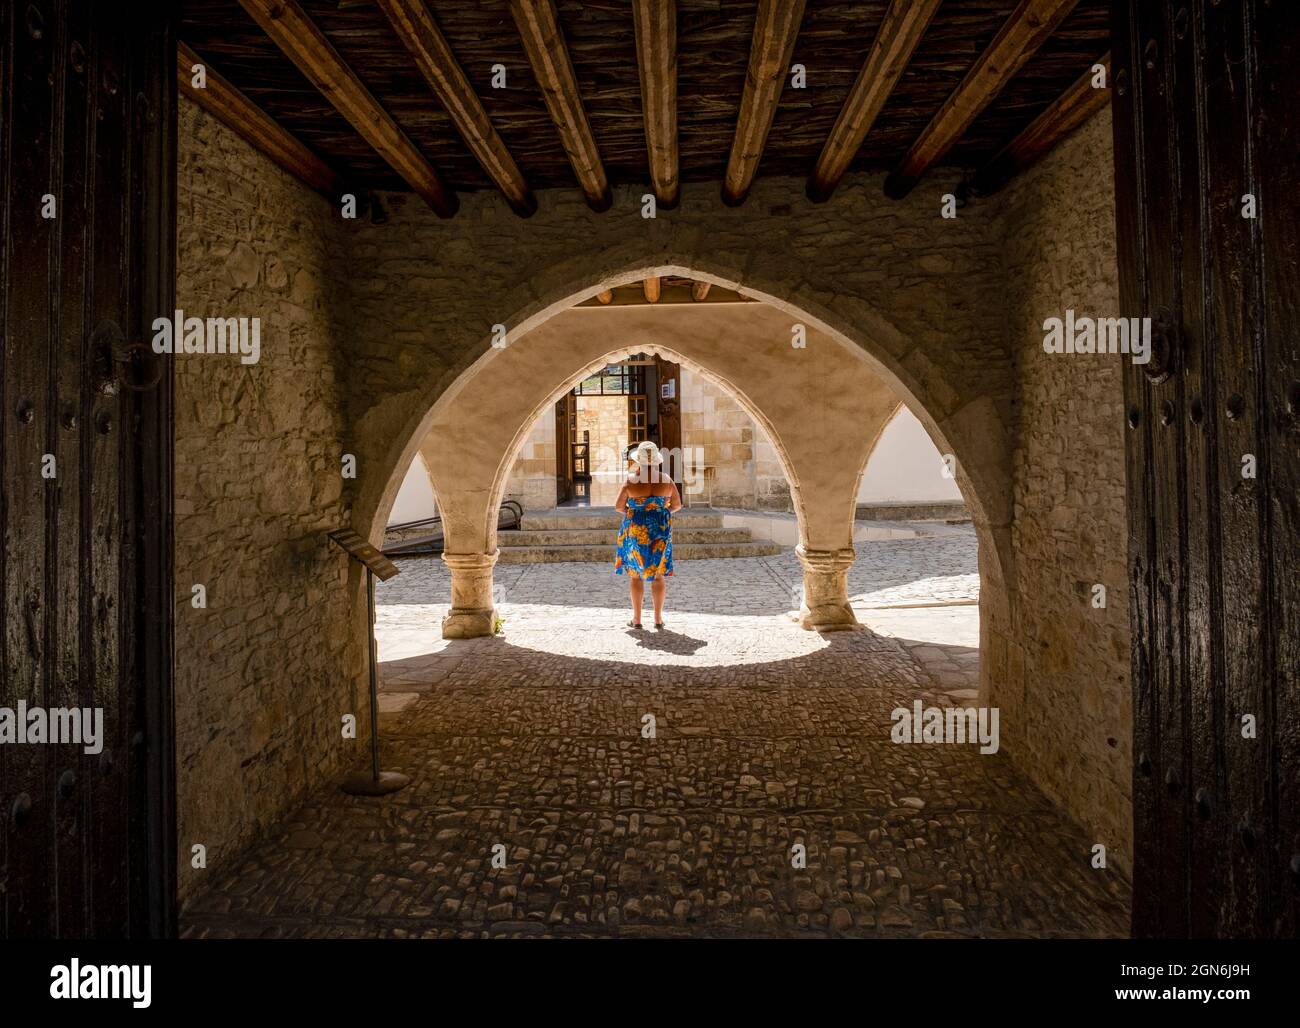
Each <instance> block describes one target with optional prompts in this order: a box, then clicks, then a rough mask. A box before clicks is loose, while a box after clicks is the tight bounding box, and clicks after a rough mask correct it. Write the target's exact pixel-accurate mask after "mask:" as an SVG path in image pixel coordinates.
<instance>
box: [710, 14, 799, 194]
mask: <svg viewBox="0 0 1300 1028" xmlns="http://www.w3.org/2000/svg"><path fill="white" fill-rule="evenodd" d="M803 9H804V0H761V2H760V3H759V5H758V14H757V16H756V17H755V19H754V38H753V40H752V42H751V43H750V47H749V70H748V71H747V72H746V73H745V93H744V96H743V97H742V98H741V101H740V115H739V116H738V117H737V119H736V135H735V137H734V138H733V139H732V141H731V156H730V157H728V158H727V174H726V177H725V178H724V179H723V182H722V202H723V203H725V204H726V205H727V206H729V207H734V206H736V205H737V204H740V203H743V202H744V200H745V197H746V196H747V195H748V194H749V187H750V186H751V185H752V184H753V182H754V175H755V173H756V172H757V171H758V164H759V161H761V160H762V159H763V150H764V148H765V147H766V146H767V134H768V132H770V131H771V129H772V119H773V118H775V117H776V107H777V103H778V102H779V101H780V99H781V90H782V89H783V88H784V87H785V77H786V75H787V74H788V73H789V69H790V57H791V56H792V55H793V53H794V43H795V40H796V39H797V38H798V37H799V24H800V22H802V21H803Z"/></svg>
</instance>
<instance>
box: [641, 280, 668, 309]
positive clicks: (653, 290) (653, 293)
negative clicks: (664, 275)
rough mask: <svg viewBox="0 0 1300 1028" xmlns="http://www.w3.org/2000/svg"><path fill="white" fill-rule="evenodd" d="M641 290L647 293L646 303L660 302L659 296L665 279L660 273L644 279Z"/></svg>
mask: <svg viewBox="0 0 1300 1028" xmlns="http://www.w3.org/2000/svg"><path fill="white" fill-rule="evenodd" d="M641 291H642V292H643V293H645V301H646V303H658V302H659V296H660V294H661V293H662V292H663V280H662V279H661V278H660V277H659V276H658V275H654V276H652V277H650V278H647V279H643V280H642V282H641Z"/></svg>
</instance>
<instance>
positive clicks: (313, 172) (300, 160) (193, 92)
mask: <svg viewBox="0 0 1300 1028" xmlns="http://www.w3.org/2000/svg"><path fill="white" fill-rule="evenodd" d="M200 68H201V69H202V71H201V75H202V81H203V87H202V88H196V87H195V85H194V82H195V78H196V75H198V74H200V72H199V69H200ZM176 80H177V86H178V88H179V91H180V94H181V96H187V97H189V98H190V99H191V100H193V101H194V102H195V103H197V104H198V105H199V106H200V107H202V108H203V109H204V110H205V111H207V112H208V113H209V114H211V115H212V116H213V117H214V118H216V119H217V120H218V121H220V122H221V123H222V124H223V125H225V126H226V127H227V128H230V129H232V130H233V131H234V132H235V134H236V135H238V136H239V137H240V138H241V139H243V140H244V142H246V143H247V144H248V145H249V146H251V147H253V148H254V149H255V150H260V151H261V152H262V153H264V154H266V156H267V157H269V158H271V160H273V161H275V163H276V164H278V165H279V166H280V167H282V168H283V169H284V170H285V171H287V172H288V173H289V174H290V175H292V176H294V177H295V178H297V179H300V180H301V181H303V182H305V183H306V184H307V185H309V186H311V187H312V188H313V189H316V190H319V191H320V192H322V193H324V194H325V195H326V196H328V197H330V198H331V199H334V200H337V199H338V198H339V194H340V193H341V192H342V188H343V186H342V180H341V179H340V178H339V176H338V174H337V173H336V172H335V171H334V169H333V168H331V167H330V166H329V165H328V164H326V163H325V162H324V161H322V160H321V159H320V158H319V157H318V156H316V154H315V153H314V152H313V151H311V150H310V149H308V148H307V146H306V145H305V144H304V143H302V142H301V141H300V140H298V139H297V138H296V137H295V136H293V135H291V134H290V133H289V132H288V131H286V130H285V129H284V127H283V126H281V125H280V123H279V122H278V121H276V120H275V119H274V118H272V117H271V116H270V115H269V114H267V113H266V112H265V111H264V110H262V109H261V108H260V107H258V106H257V105H256V104H255V103H253V101H252V100H250V99H249V98H248V97H246V96H245V95H244V94H243V93H241V92H240V91H239V90H238V89H236V88H235V87H234V86H232V85H231V84H230V83H229V82H227V81H226V79H225V78H223V77H222V76H221V75H219V74H218V73H217V72H216V71H215V70H214V69H213V67H212V65H211V64H209V63H208V62H207V61H206V60H204V59H203V58H202V57H200V56H199V55H198V54H197V53H195V52H194V50H192V49H191V48H190V47H189V46H187V45H186V44H184V43H178V44H177V45H176Z"/></svg>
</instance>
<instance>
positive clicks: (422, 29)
mask: <svg viewBox="0 0 1300 1028" xmlns="http://www.w3.org/2000/svg"><path fill="white" fill-rule="evenodd" d="M377 3H378V6H379V9H380V10H381V11H383V13H384V15H385V16H386V17H387V18H388V20H389V22H390V23H391V24H392V26H393V31H395V32H396V33H397V38H398V39H400V40H401V41H402V45H403V46H405V47H406V49H408V50H409V51H410V52H411V56H412V57H414V58H415V64H416V66H417V67H418V68H419V69H420V73H421V74H422V75H423V76H424V78H425V81H427V82H428V83H429V87H430V88H431V89H432V90H433V93H434V95H435V96H436V97H437V98H438V101H439V102H440V103H441V104H442V106H443V109H444V110H446V112H447V114H448V116H449V117H450V118H451V120H452V123H453V124H454V125H455V126H456V131H457V132H459V133H460V135H461V138H462V139H464V140H465V145H466V146H468V147H469V149H470V152H471V153H472V154H473V155H474V156H475V158H477V160H478V162H479V164H480V165H482V167H483V170H484V171H485V172H487V174H488V177H489V178H491V179H492V181H493V182H495V183H496V185H497V188H498V189H499V190H501V193H502V195H503V196H504V197H505V198H506V202H507V203H508V204H510V207H511V209H512V210H513V211H514V212H515V213H516V214H518V215H519V216H520V217H523V218H527V217H529V216H531V215H532V214H535V213H536V212H537V198H536V197H535V196H533V191H532V189H530V188H529V186H528V182H527V180H526V179H525V178H524V176H523V173H522V172H520V170H519V166H518V165H517V164H516V163H515V159H514V157H512V156H511V154H510V150H509V149H508V148H507V147H506V144H505V143H504V142H503V141H502V139H501V136H500V134H499V133H498V132H497V130H496V127H495V126H494V125H493V124H492V119H491V118H490V117H488V112H487V110H486V109H485V108H484V107H483V102H482V101H481V100H480V99H479V98H478V94H477V93H475V92H474V87H473V86H472V85H470V81H469V78H468V77H467V76H466V75H465V72H464V70H463V69H462V68H461V66H460V62H459V61H457V60H456V55H455V53H453V52H452V49H451V45H450V44H449V43H448V42H447V38H446V37H445V36H444V35H443V34H442V30H441V29H439V28H438V23H437V22H436V21H434V20H433V15H431V14H430V13H429V8H428V7H426V6H425V4H424V0H377Z"/></svg>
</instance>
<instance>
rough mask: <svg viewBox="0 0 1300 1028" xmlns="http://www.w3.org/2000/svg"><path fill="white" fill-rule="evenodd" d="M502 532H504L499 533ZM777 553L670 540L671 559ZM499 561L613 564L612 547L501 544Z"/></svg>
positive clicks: (771, 547) (751, 545) (769, 546)
mask: <svg viewBox="0 0 1300 1028" xmlns="http://www.w3.org/2000/svg"><path fill="white" fill-rule="evenodd" d="M502 534H504V533H502ZM780 552H781V547H780V546H778V545H777V544H776V543H761V542H736V543H681V544H678V543H677V542H674V543H673V559H674V560H718V559H724V558H728V557H772V556H775V555H776V554H778V553H780ZM500 553H501V556H500V557H499V558H498V560H497V563H499V564H567V563H574V562H579V561H581V562H584V563H590V564H604V563H608V564H609V565H610V566H611V567H612V566H613V564H614V546H613V544H612V543H611V544H609V545H607V546H587V545H569V546H562V545H556V546H503V547H501V551H500Z"/></svg>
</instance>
